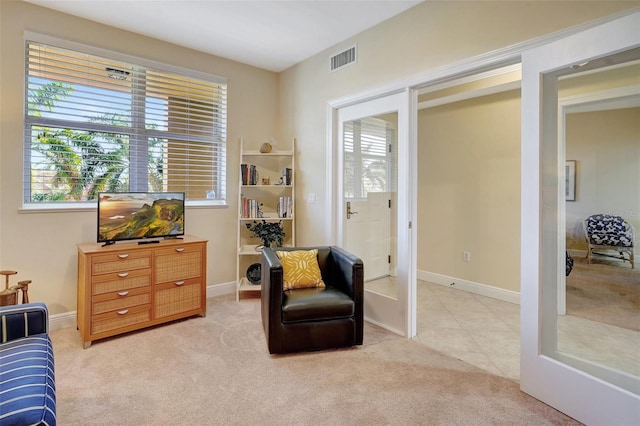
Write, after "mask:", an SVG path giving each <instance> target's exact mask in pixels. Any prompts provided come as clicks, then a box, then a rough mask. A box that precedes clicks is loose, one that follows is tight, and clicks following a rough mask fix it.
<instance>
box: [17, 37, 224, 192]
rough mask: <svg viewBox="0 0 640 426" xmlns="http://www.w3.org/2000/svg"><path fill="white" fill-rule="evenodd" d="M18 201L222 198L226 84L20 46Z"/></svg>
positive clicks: (31, 45)
mask: <svg viewBox="0 0 640 426" xmlns="http://www.w3.org/2000/svg"><path fill="white" fill-rule="evenodd" d="M26 49H27V55H26V82H27V83H26V90H25V98H26V102H25V105H26V112H25V141H24V142H25V143H24V145H25V150H24V152H25V155H24V162H25V179H24V202H25V203H43V202H45V203H52V202H61V203H64V202H84V201H91V200H95V199H96V196H97V193H98V192H100V191H153V192H161V191H171V192H185V193H186V198H187V200H205V199H208V200H212V199H213V200H224V199H225V197H226V121H227V113H226V110H227V87H226V83H225V82H224V79H220V78H215V77H213V76H212V78H211V80H204V79H199V78H193V77H190V76H188V75H179V74H176V73H174V72H167V71H163V70H161V69H152V68H150V67H149V66H147V65H144V66H143V65H140V64H135V63H132V62H124V61H121V60H116V59H109V58H105V57H99V56H95V55H92V54H87V53H81V52H77V51H72V50H68V49H64V48H59V47H54V46H50V45H45V44H42V43H38V42H33V41H28V42H27V47H26Z"/></svg>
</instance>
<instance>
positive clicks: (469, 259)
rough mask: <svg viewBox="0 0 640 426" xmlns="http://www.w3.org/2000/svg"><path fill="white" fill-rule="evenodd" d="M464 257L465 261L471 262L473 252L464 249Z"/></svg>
mask: <svg viewBox="0 0 640 426" xmlns="http://www.w3.org/2000/svg"><path fill="white" fill-rule="evenodd" d="M462 259H463V260H464V261H465V262H471V252H469V251H466V250H465V251H463V252H462Z"/></svg>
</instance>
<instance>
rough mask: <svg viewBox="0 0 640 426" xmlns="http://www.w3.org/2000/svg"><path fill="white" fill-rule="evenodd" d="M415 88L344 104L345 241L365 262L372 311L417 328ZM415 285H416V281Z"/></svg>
mask: <svg viewBox="0 0 640 426" xmlns="http://www.w3.org/2000/svg"><path fill="white" fill-rule="evenodd" d="M408 102H409V101H408V95H407V93H405V92H403V93H398V94H395V95H389V96H385V97H382V98H378V99H375V100H372V101H367V102H363V103H359V104H356V105H352V106H348V107H343V108H340V109H339V110H338V120H337V121H338V131H337V134H338V141H339V149H338V150H337V151H338V152H339V153H340V155H339V160H338V164H339V167H338V170H337V173H339V174H340V176H338V179H337V181H338V185H337V186H338V193H339V194H341V196H340V197H339V199H338V200H337V209H338V211H339V212H340V213H339V214H338V217H337V223H336V225H337V226H338V228H339V230H338V241H339V242H338V243H339V244H341V245H342V246H343V247H344V248H345V249H346V250H348V251H350V252H352V253H354V254H356V255H358V256H359V257H360V258H362V259H363V262H364V273H365V278H366V279H365V281H366V282H365V301H364V316H365V319H366V320H367V321H370V322H373V323H375V324H377V325H380V326H382V327H384V328H386V329H389V330H391V331H394V332H396V333H398V334H401V335H403V336H409V335H410V330H411V329H413V328H414V327H410V323H411V320H410V318H412V317H411V315H410V312H409V300H410V296H409V294H410V291H411V288H415V278H414V277H415V273H414V272H412V270H413V269H412V268H415V266H413V265H414V263H412V259H413V255H412V254H413V253H414V252H415V250H414V249H413V248H412V247H413V244H414V242H413V240H412V236H413V234H412V233H413V230H412V229H410V221H411V213H410V212H411V209H412V207H411V203H412V199H411V197H410V196H409V194H410V193H411V188H412V187H413V185H412V183H411V182H410V170H411V166H410V163H411V162H410V158H411V156H410V155H409V140H408ZM411 286H413V287H411Z"/></svg>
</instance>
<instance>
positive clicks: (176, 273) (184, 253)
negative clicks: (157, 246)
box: [155, 246, 203, 283]
mask: <svg viewBox="0 0 640 426" xmlns="http://www.w3.org/2000/svg"><path fill="white" fill-rule="evenodd" d="M202 260H203V259H202V249H201V247H200V246H179V247H175V248H169V249H162V250H156V258H155V265H156V266H155V268H156V282H157V283H164V282H169V281H178V280H188V279H190V278H197V277H200V276H202Z"/></svg>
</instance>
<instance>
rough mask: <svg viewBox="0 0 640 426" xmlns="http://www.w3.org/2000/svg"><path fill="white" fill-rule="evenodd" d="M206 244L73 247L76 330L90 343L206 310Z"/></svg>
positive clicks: (86, 344) (165, 242)
mask: <svg viewBox="0 0 640 426" xmlns="http://www.w3.org/2000/svg"><path fill="white" fill-rule="evenodd" d="M206 259H207V241H206V240H203V239H200V238H196V237H194V236H190V235H187V236H185V237H184V238H183V239H168V240H162V241H160V242H159V243H157V244H138V243H137V242H122V243H118V244H113V245H110V246H105V247H103V246H102V245H101V244H97V243H84V244H78V310H77V325H78V329H79V330H80V334H81V336H82V341H83V342H84V347H85V348H88V347H89V346H90V345H91V342H92V341H93V340H97V339H102V338H105V337H109V336H114V335H117V334H121V333H126V332H128V331H132V330H137V329H140V328H144V327H149V326H152V325H156V324H161V323H164V322H168V321H172V320H176V319H179V318H185V317H189V316H193V315H201V316H204V315H205V314H206V310H207V297H206V282H207V280H206V271H207V265H206Z"/></svg>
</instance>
